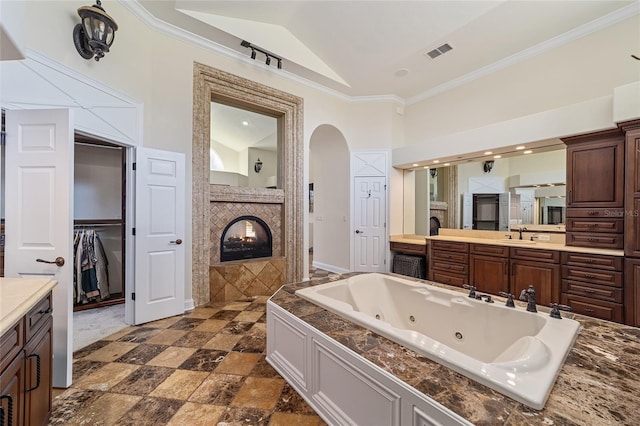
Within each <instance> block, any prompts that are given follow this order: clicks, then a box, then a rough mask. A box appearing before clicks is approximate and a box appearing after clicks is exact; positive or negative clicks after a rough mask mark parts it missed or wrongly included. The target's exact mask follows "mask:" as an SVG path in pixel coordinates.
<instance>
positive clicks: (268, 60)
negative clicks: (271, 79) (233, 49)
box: [240, 40, 282, 70]
mask: <svg viewBox="0 0 640 426" xmlns="http://www.w3.org/2000/svg"><path fill="white" fill-rule="evenodd" d="M240 46H242V47H247V48H249V49H251V59H253V60H255V59H256V52H260V53H262V54H263V55H264V56H265V60H264V63H265V64H266V65H271V60H272V59H275V60H276V61H278V69H279V70H281V69H282V58H280V57H278V56H276V55H274V54H273V53H270V52H267V51H266V50H264V49H261V48H259V47H258V46H256V45H254V44H251V43H249V42H248V41H246V40H242V43H240Z"/></svg>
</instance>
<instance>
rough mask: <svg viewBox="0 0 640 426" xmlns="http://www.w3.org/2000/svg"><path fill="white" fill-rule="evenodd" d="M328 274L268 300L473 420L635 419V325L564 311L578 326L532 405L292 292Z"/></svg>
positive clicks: (638, 383)
mask: <svg viewBox="0 0 640 426" xmlns="http://www.w3.org/2000/svg"><path fill="white" fill-rule="evenodd" d="M350 275H353V274H347V275H343V276H342V278H345V277H348V276H350ZM403 278H407V277H404V276H403ZM330 280H331V279H323V280H313V281H308V282H303V283H297V284H289V285H285V286H284V287H282V288H281V289H280V290H278V292H276V293H275V294H274V295H273V297H272V298H271V301H272V302H273V303H275V304H277V305H278V306H280V307H282V308H283V309H285V310H287V311H289V312H290V313H292V314H293V315H295V316H297V317H298V318H300V319H301V320H303V321H305V322H306V323H308V324H309V325H311V326H313V327H315V328H316V329H317V330H319V331H321V332H322V333H324V334H326V335H327V336H329V337H331V338H332V339H334V340H336V341H337V342H339V343H341V344H342V345H344V346H346V347H347V348H349V349H351V350H352V351H353V352H355V353H357V354H359V355H360V356H362V357H363V358H365V359H367V360H368V361H370V362H372V363H373V364H375V365H377V366H379V367H380V368H382V369H383V370H385V371H387V372H389V373H391V374H393V375H394V376H396V377H398V378H399V379H400V380H402V381H404V382H405V383H407V384H408V385H410V386H412V387H414V388H415V389H416V390H418V391H419V392H422V393H424V394H425V395H427V396H428V397H429V398H431V399H433V400H435V401H437V402H439V403H440V404H442V405H443V406H445V407H447V408H448V409H450V410H452V411H454V412H455V413H457V414H459V415H460V416H462V417H464V418H466V419H467V420H468V421H470V422H472V423H474V424H477V425H509V426H516V425H517V426H521V425H589V426H596V425H607V426H611V425H632V424H633V425H635V424H637V422H638V419H640V328H635V327H629V326H624V325H621V324H616V323H612V322H607V321H602V320H598V319H594V318H589V317H584V316H581V315H572V314H569V315H565V316H567V317H573V319H575V320H577V321H579V322H580V323H581V325H582V329H581V330H580V332H579V335H578V337H577V339H576V342H575V344H574V346H573V348H572V349H571V351H570V353H569V355H568V356H567V360H566V362H565V364H564V365H563V367H562V370H561V371H560V374H559V376H558V378H557V380H556V383H555V385H554V387H553V389H552V391H551V394H550V396H549V399H548V400H547V403H546V405H545V407H544V409H543V410H541V411H537V410H534V409H532V408H529V407H526V406H525V405H523V404H521V403H519V402H517V401H515V400H513V399H511V398H509V397H507V396H505V395H502V394H501V393H498V392H496V391H494V390H492V389H490V388H488V387H486V386H484V385H481V384H479V383H476V382H474V381H473V380H471V379H468V378H466V377H465V376H463V375H461V374H459V373H456V372H455V371H453V370H450V369H449V368H447V367H444V366H442V365H440V364H438V363H436V362H433V361H431V360H429V359H428V358H426V357H424V356H422V355H419V354H418V353H416V352H413V351H412V350H410V349H407V348H404V347H403V346H401V345H398V344H396V343H394V342H392V341H390V340H388V339H386V338H384V337H381V336H379V335H377V334H376V333H374V332H372V331H369V330H367V329H365V328H362V327H360V326H358V325H356V324H353V323H351V322H349V321H347V320H345V319H342V318H341V317H339V316H337V315H336V314H333V313H332V312H329V311H327V310H325V309H323V308H321V307H319V306H317V305H314V304H312V303H311V302H308V301H306V300H304V299H302V298H300V297H298V296H296V295H295V294H294V293H295V291H296V290H297V289H300V288H305V287H308V286H310V285H318V284H323V283H325V282H328V281H330ZM415 281H418V282H420V280H417V279H416V280H415ZM428 283H429V284H432V285H435V286H438V287H444V288H448V289H453V290H456V291H462V290H461V289H459V288H457V287H450V286H446V285H442V284H438V283H433V282H428ZM496 301H504V299H501V298H496ZM518 305H519V308H522V309H524V307H523V306H524V304H522V303H520V302H518ZM539 310H540V311H543V312H544V311H546V312H548V309H546V308H544V307H540V309H539ZM505 326H506V325H505ZM496 332H499V330H496Z"/></svg>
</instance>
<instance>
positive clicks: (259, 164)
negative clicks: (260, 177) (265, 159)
mask: <svg viewBox="0 0 640 426" xmlns="http://www.w3.org/2000/svg"><path fill="white" fill-rule="evenodd" d="M253 170H255V172H256V173H260V170H262V161H260V157H258V161H256V163H255V164H254V165H253Z"/></svg>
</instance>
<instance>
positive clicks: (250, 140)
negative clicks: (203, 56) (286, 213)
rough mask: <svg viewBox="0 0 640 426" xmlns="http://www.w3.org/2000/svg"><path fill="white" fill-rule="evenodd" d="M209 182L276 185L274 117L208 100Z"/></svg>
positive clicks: (267, 186) (259, 185) (275, 126)
mask: <svg viewBox="0 0 640 426" xmlns="http://www.w3.org/2000/svg"><path fill="white" fill-rule="evenodd" d="M210 159H211V161H210V166H209V169H210V172H209V174H210V183H211V184H215V185H228V186H246V187H254V188H277V187H278V119H277V118H275V117H271V116H268V115H265V114H260V113H258V112H253V111H249V110H247V109H245V108H239V107H235V106H231V105H226V104H223V103H219V102H211V145H210Z"/></svg>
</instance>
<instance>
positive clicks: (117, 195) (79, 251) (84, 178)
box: [73, 134, 127, 312]
mask: <svg viewBox="0 0 640 426" xmlns="http://www.w3.org/2000/svg"><path fill="white" fill-rule="evenodd" d="M126 154H127V153H126V148H125V147H123V146H119V145H115V144H112V143H109V142H104V141H100V140H98V139H95V138H92V137H88V136H83V135H79V134H75V136H74V183H73V192H74V196H73V199H74V203H73V228H74V235H73V254H74V256H73V257H74V262H73V266H74V267H73V271H74V272H73V276H74V286H73V287H74V292H73V310H74V312H75V311H81V310H86V309H94V308H99V307H104V306H110V305H116V304H123V303H124V302H125V295H126V291H125V283H126V271H125V263H126V262H125V259H126V255H127V253H126V244H125V239H126V232H125V231H126V217H127V214H126V213H127V212H126V199H127V194H126V188H127V173H126V171H127V155H126Z"/></svg>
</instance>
